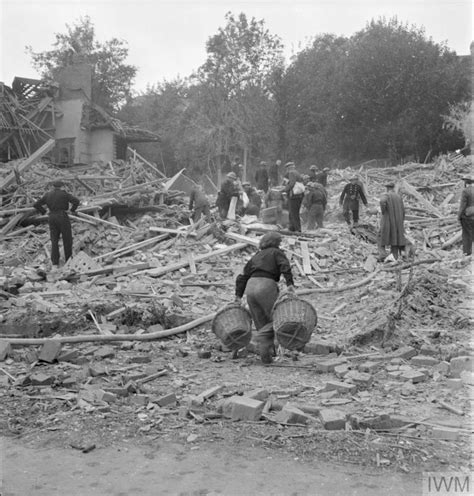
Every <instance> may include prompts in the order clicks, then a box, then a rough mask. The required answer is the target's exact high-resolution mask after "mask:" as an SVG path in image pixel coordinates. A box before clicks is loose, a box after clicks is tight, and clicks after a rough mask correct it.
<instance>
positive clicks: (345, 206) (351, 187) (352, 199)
mask: <svg viewBox="0 0 474 496" xmlns="http://www.w3.org/2000/svg"><path fill="white" fill-rule="evenodd" d="M358 181H359V178H358V177H357V176H353V177H351V179H350V182H349V183H347V184H346V185H345V186H344V189H343V190H342V193H341V196H340V197H339V204H340V205H341V206H342V213H343V215H344V219H345V221H346V222H347V224H348V225H349V226H350V225H351V213H352V220H353V225H354V226H356V225H357V224H358V223H359V200H362V203H363V204H364V205H365V206H367V204H368V202H367V198H366V197H365V194H364V190H363V189H362V187H361V186H360V184H359V183H358Z"/></svg>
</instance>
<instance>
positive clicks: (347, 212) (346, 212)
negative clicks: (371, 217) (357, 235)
mask: <svg viewBox="0 0 474 496" xmlns="http://www.w3.org/2000/svg"><path fill="white" fill-rule="evenodd" d="M351 212H352V220H353V222H354V224H357V223H358V222H359V209H357V210H349V209H348V208H347V209H344V210H343V212H342V213H343V215H344V219H345V220H346V222H347V223H348V224H349V225H351Z"/></svg>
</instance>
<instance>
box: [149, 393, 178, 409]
mask: <svg viewBox="0 0 474 496" xmlns="http://www.w3.org/2000/svg"><path fill="white" fill-rule="evenodd" d="M153 402H154V403H156V404H157V405H158V406H161V407H163V406H169V405H176V395H175V394H174V393H168V394H165V395H164V396H160V397H159V398H157V399H156V400H154V401H153Z"/></svg>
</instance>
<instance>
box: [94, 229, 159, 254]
mask: <svg viewBox="0 0 474 496" xmlns="http://www.w3.org/2000/svg"><path fill="white" fill-rule="evenodd" d="M167 237H168V234H162V235H161V236H155V237H154V238H150V239H145V240H144V241H140V242H139V243H134V244H133V245H129V246H124V247H123V248H120V249H118V250H114V251H111V252H109V253H104V254H103V255H98V256H97V257H95V258H94V260H100V259H101V258H108V257H112V256H115V257H121V256H122V255H125V254H126V253H130V252H131V251H135V250H138V249H140V248H144V247H145V246H148V245H152V244H155V243H157V242H158V241H162V240H164V239H166V238H167Z"/></svg>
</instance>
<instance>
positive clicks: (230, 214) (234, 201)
mask: <svg viewBox="0 0 474 496" xmlns="http://www.w3.org/2000/svg"><path fill="white" fill-rule="evenodd" d="M236 206H237V197H236V196H233V197H232V198H231V200H230V205H229V211H228V212H227V218H228V219H229V220H235V207H236Z"/></svg>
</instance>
